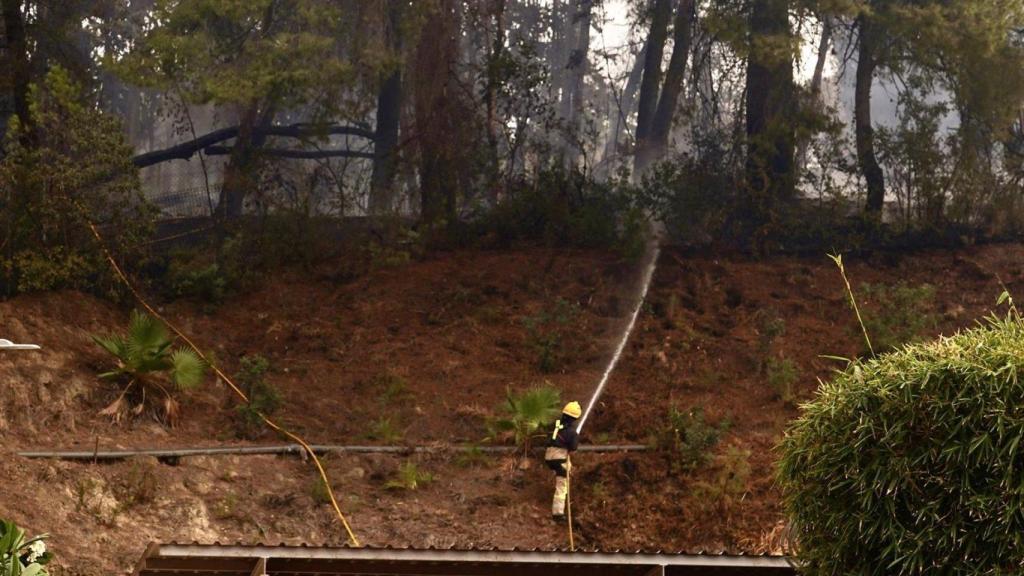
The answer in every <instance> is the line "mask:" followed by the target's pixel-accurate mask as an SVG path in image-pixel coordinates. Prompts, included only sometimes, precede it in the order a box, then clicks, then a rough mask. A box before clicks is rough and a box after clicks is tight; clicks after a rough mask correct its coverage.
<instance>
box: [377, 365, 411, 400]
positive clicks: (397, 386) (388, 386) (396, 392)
mask: <svg viewBox="0 0 1024 576" xmlns="http://www.w3.org/2000/svg"><path fill="white" fill-rule="evenodd" d="M371 383H372V385H373V387H374V388H375V389H376V390H377V393H378V395H379V396H378V399H379V400H380V403H381V405H382V406H385V407H386V406H391V405H392V404H395V403H398V402H403V401H405V400H408V399H409V398H410V397H411V396H412V392H411V391H410V390H409V383H408V382H407V381H406V379H405V378H403V377H402V375H400V374H396V373H394V372H392V371H390V370H386V371H384V372H381V373H380V374H378V375H377V376H375V377H374V378H373V381H372V382H371Z"/></svg>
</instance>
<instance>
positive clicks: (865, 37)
mask: <svg viewBox="0 0 1024 576" xmlns="http://www.w3.org/2000/svg"><path fill="white" fill-rule="evenodd" d="M857 28H858V31H859V38H858V49H857V82H856V86H855V87H854V107H853V115H854V128H855V132H856V139H857V162H858V163H859V164H860V170H861V173H862V174H863V175H864V180H865V182H866V183H867V187H868V197H867V205H866V210H867V212H868V213H869V214H873V215H876V216H880V215H881V212H882V207H883V206H884V205H885V173H883V172H882V167H881V166H880V165H879V164H878V158H876V157H875V129H874V126H872V123H871V85H872V84H873V83H874V78H875V68H876V66H877V65H878V63H877V61H876V59H875V43H876V41H877V38H876V32H875V30H874V26H872V24H871V21H870V20H869V19H868V18H866V17H865V16H861V17H860V18H859V19H858V25H857Z"/></svg>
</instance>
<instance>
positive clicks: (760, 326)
mask: <svg viewBox="0 0 1024 576" xmlns="http://www.w3.org/2000/svg"><path fill="white" fill-rule="evenodd" d="M785 333H786V320H785V319H784V318H782V317H780V316H778V315H777V314H776V312H775V311H774V310H770V309H761V310H758V311H757V334H758V339H757V345H758V352H759V353H760V357H761V372H762V373H763V372H765V371H766V370H767V369H768V361H769V359H770V358H771V355H772V348H773V345H774V344H775V340H777V339H778V338H779V336H783V335H785Z"/></svg>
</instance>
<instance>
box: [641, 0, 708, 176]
mask: <svg viewBox="0 0 1024 576" xmlns="http://www.w3.org/2000/svg"><path fill="white" fill-rule="evenodd" d="M696 17H697V12H696V10H695V7H694V0H679V8H678V9H677V12H676V17H675V23H674V27H675V30H674V31H673V36H672V37H673V45H672V57H671V59H670V60H669V63H668V71H667V72H666V73H665V84H664V86H662V88H661V96H660V97H659V98H658V106H657V108H656V109H655V111H654V118H653V120H652V122H651V127H650V137H649V141H648V142H644V143H643V144H638V145H637V167H636V172H637V174H638V175H640V176H643V175H644V173H646V172H647V170H648V168H650V166H651V165H652V164H653V163H655V162H657V161H658V160H661V159H662V158H663V157H664V156H665V153H666V151H667V150H668V136H669V134H670V133H671V132H672V124H673V122H674V121H675V115H676V108H677V107H678V105H679V95H680V94H682V92H683V85H684V82H685V80H686V62H687V60H689V58H690V49H691V48H692V46H693V23H694V20H696Z"/></svg>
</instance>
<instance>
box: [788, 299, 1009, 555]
mask: <svg viewBox="0 0 1024 576" xmlns="http://www.w3.org/2000/svg"><path fill="white" fill-rule="evenodd" d="M1022 372H1024V321H1022V319H1021V318H1020V317H1019V316H1018V315H1017V314H1016V312H1011V314H1009V315H1008V316H1007V317H1005V318H992V319H990V320H989V321H988V323H987V324H985V325H982V326H979V327H977V328H974V329H971V330H968V331H965V332H962V333H960V334H957V335H955V336H952V337H944V338H940V339H938V340H936V341H932V342H928V343H919V344H912V345H909V346H907V347H905V348H903V349H900V350H898V351H896V352H892V353H890V354H884V355H882V356H879V357H877V358H875V359H871V360H868V361H866V362H854V363H852V364H851V365H850V366H849V368H847V369H846V370H845V371H844V372H842V373H840V374H839V375H838V376H836V377H835V379H833V380H832V381H831V382H829V383H827V384H824V385H822V386H821V388H820V390H819V392H818V396H817V397H816V398H815V399H814V401H813V402H811V403H809V404H806V405H805V406H804V411H803V414H802V415H801V417H800V418H799V419H798V420H796V421H795V422H793V423H792V424H791V425H790V427H789V429H788V431H787V433H786V435H785V437H784V439H783V440H782V442H781V446H780V451H781V459H780V464H779V471H778V480H779V484H780V487H781V490H782V495H783V502H784V508H785V511H786V514H787V516H788V517H789V522H790V526H791V527H792V534H793V535H794V537H795V540H796V543H797V551H798V553H797V561H798V562H799V564H800V565H801V567H802V573H804V574H811V575H815V574H821V575H825V574H829V575H831V574H868V575H872V574H877V575H883V574H886V575H887V574H929V573H941V574H1011V573H1017V572H1019V569H1020V566H1021V565H1022V562H1024V552H1022V548H1021V534H1024V516H1022V515H1021V513H1020V510H1021V503H1022V502H1024V471H1022V468H1021V467H1020V458H1021V454H1022V452H1021V450H1022V449H1024V446H1021V441H1020V440H1021V438H1022V437H1024V420H1022V419H1021V418H1020V407H1021V406H1024V380H1022V379H1021V378H1020V374H1021V373H1022Z"/></svg>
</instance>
